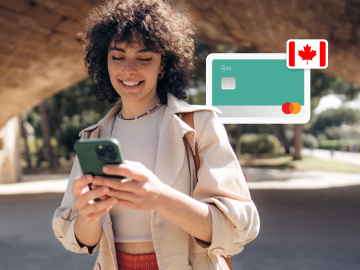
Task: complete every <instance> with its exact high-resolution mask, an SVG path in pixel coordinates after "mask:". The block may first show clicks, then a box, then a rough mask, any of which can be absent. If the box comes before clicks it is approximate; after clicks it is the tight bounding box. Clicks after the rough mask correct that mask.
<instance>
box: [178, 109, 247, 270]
mask: <svg viewBox="0 0 360 270" xmlns="http://www.w3.org/2000/svg"><path fill="white" fill-rule="evenodd" d="M182 120H183V121H184V122H185V123H186V124H188V125H189V126H190V127H191V128H193V129H195V127H194V112H187V113H183V114H182ZM193 156H194V161H195V166H196V171H198V170H199V168H200V157H199V150H198V147H197V142H196V137H195V155H193ZM244 176H245V174H244ZM245 179H246V177H245ZM221 257H223V258H224V260H225V262H226V264H227V266H228V267H229V269H230V270H232V266H231V258H230V257H229V258H227V257H224V256H221Z"/></svg>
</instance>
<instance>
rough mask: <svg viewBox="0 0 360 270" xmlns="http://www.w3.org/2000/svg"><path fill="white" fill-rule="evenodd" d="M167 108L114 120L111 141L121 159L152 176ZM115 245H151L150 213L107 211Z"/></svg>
mask: <svg viewBox="0 0 360 270" xmlns="http://www.w3.org/2000/svg"><path fill="white" fill-rule="evenodd" d="M165 108H166V106H164V105H160V106H159V107H158V108H156V109H155V110H154V111H153V112H151V113H150V114H148V115H145V116H142V117H140V118H138V119H134V120H124V119H120V117H118V116H117V117H116V120H115V123H114V129H113V132H112V136H111V137H112V138H115V139H117V140H118V141H119V142H120V146H121V151H122V154H123V157H124V159H126V160H131V161H137V162H140V163H142V164H143V165H144V166H145V167H146V168H148V169H149V170H150V171H152V172H153V173H155V165H156V155H157V148H158V144H159V135H160V126H161V122H162V117H163V114H164V110H165ZM110 217H111V221H112V227H113V231H114V240H115V242H146V241H152V237H151V227H150V218H151V210H146V211H139V210H135V209H130V208H127V207H124V206H120V205H116V206H114V207H113V208H112V209H111V210H110Z"/></svg>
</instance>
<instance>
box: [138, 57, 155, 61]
mask: <svg viewBox="0 0 360 270" xmlns="http://www.w3.org/2000/svg"><path fill="white" fill-rule="evenodd" d="M151 59H152V58H149V59H139V60H141V61H150V60H151Z"/></svg>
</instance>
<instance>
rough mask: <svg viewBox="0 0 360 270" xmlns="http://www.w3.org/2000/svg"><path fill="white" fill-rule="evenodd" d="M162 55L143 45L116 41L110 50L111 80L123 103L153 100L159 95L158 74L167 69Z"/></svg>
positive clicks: (109, 67)
mask: <svg viewBox="0 0 360 270" xmlns="http://www.w3.org/2000/svg"><path fill="white" fill-rule="evenodd" d="M160 63H163V61H161V55H160V54H158V53H154V52H152V51H151V50H149V49H148V48H146V47H145V46H144V45H143V43H142V42H140V43H139V42H137V43H133V44H132V45H126V42H121V43H117V44H116V46H115V42H114V41H112V42H111V43H110V46H109V50H108V70H109V75H110V80H111V83H112V85H113V87H114V88H115V90H116V92H117V93H118V94H119V95H120V96H121V99H122V100H126V101H139V100H143V99H151V98H153V97H154V95H157V93H156V85H157V80H158V74H159V72H160V71H162V70H163V67H164V65H160Z"/></svg>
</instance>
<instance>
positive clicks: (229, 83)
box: [221, 77, 235, 90]
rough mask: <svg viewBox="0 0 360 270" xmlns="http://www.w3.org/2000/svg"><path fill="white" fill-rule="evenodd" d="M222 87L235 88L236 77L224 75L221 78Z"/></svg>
mask: <svg viewBox="0 0 360 270" xmlns="http://www.w3.org/2000/svg"><path fill="white" fill-rule="evenodd" d="M221 89H231V90H232V89H235V78H234V77H223V78H221Z"/></svg>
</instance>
